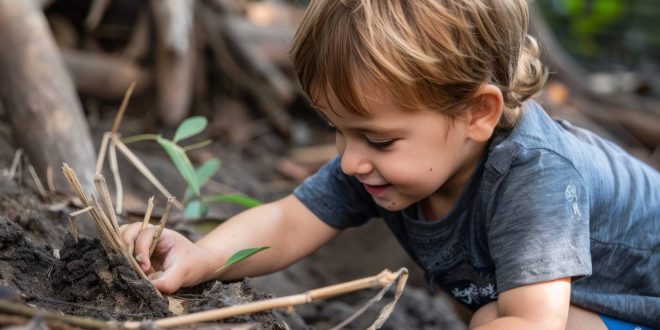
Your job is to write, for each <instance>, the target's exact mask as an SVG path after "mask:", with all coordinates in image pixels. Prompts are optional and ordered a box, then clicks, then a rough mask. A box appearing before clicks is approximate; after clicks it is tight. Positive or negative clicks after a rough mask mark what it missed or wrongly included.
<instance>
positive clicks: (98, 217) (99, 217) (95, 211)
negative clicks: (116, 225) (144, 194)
mask: <svg viewBox="0 0 660 330" xmlns="http://www.w3.org/2000/svg"><path fill="white" fill-rule="evenodd" d="M62 170H63V172H64V175H65V176H66V178H67V180H69V183H71V185H72V186H73V188H74V190H75V191H76V193H77V194H78V197H79V198H80V200H81V201H82V202H83V205H85V206H93V207H92V209H90V212H91V214H92V217H93V218H94V220H95V221H96V225H97V228H98V229H99V231H100V232H101V239H102V240H103V241H104V242H105V244H107V245H108V246H109V247H110V248H112V249H113V250H114V251H115V252H117V253H121V254H122V255H123V256H124V257H125V258H126V259H127V260H128V262H129V263H130V264H131V266H132V267H133V269H134V270H135V271H136V272H137V273H138V275H139V276H140V278H142V279H147V280H148V278H147V275H146V274H145V273H144V271H142V268H140V265H139V264H138V263H137V261H136V260H135V258H133V256H132V255H129V254H128V251H127V250H126V249H125V248H124V244H123V242H122V240H121V238H120V237H119V233H117V232H116V231H114V230H113V227H112V224H111V223H110V220H108V218H107V217H106V216H105V214H103V212H102V211H101V209H100V208H99V207H97V206H96V198H94V201H90V200H89V199H88V198H87V196H86V195H85V191H84V189H83V188H82V185H80V181H79V180H78V176H77V175H76V172H75V171H74V170H73V169H72V168H71V167H69V165H67V164H66V163H65V164H64V166H63V167H62ZM155 291H156V293H157V294H158V295H159V296H161V297H162V295H161V294H160V292H158V290H155Z"/></svg>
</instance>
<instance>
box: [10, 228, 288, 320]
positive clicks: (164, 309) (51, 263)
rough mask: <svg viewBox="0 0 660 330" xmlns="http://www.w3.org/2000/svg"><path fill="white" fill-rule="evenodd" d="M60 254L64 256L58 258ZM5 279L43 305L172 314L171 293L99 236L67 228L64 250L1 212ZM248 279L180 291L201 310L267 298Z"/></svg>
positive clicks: (100, 314) (78, 311)
mask: <svg viewBox="0 0 660 330" xmlns="http://www.w3.org/2000/svg"><path fill="white" fill-rule="evenodd" d="M58 257H59V258H58ZM0 284H2V286H6V287H10V288H12V289H14V290H16V291H17V292H18V293H19V294H20V296H21V298H22V300H24V302H26V303H29V304H30V305H33V306H36V307H37V308H40V309H45V310H51V311H57V312H61V313H64V314H67V315H77V316H84V317H91V318H95V319H102V320H117V321H124V320H145V319H157V318H161V317H166V316H171V315H172V314H171V312H170V311H169V310H168V301H167V298H162V297H160V296H159V295H158V294H157V292H156V291H155V289H154V288H153V286H152V285H151V283H149V281H148V280H143V279H141V278H139V277H138V275H137V274H136V273H135V271H134V270H133V269H132V268H131V266H130V265H129V264H128V262H127V261H126V260H125V259H124V258H123V257H122V256H120V255H118V254H115V253H110V254H108V253H106V252H105V250H104V249H103V247H102V244H101V243H100V241H99V240H98V239H96V238H87V237H84V236H81V237H79V238H78V241H76V240H75V239H74V238H73V236H72V235H70V234H68V235H66V237H65V240H64V242H63V247H62V248H61V249H60V250H55V249H53V248H52V247H51V246H50V245H39V244H37V243H36V242H35V241H33V240H32V239H31V238H30V237H28V235H27V234H26V232H25V231H24V230H23V229H22V228H21V227H20V226H19V225H18V224H16V223H15V222H13V221H11V220H9V219H8V218H6V217H0ZM268 297H269V296H267V295H264V294H259V293H257V292H255V290H254V289H253V288H252V286H251V284H250V282H249V280H248V281H243V282H238V283H231V284H222V283H220V282H210V283H206V284H204V285H200V286H198V287H195V288H190V289H187V290H186V291H185V292H184V291H182V292H181V293H180V295H178V296H177V298H179V299H183V300H185V301H187V302H188V306H189V311H190V312H196V311H202V310H209V309H214V308H220V307H226V306H229V305H235V304H238V303H246V302H250V301H254V300H259V299H265V298H268ZM226 322H227V323H246V322H249V323H256V324H259V325H261V326H262V327H263V328H268V329H273V328H274V329H278V328H281V329H284V328H285V327H286V326H285V325H284V324H283V323H282V322H280V321H278V319H277V318H276V317H275V315H274V314H272V313H259V314H253V315H247V316H241V317H236V318H233V319H229V320H227V321H226Z"/></svg>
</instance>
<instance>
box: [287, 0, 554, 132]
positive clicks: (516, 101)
mask: <svg viewBox="0 0 660 330" xmlns="http://www.w3.org/2000/svg"><path fill="white" fill-rule="evenodd" d="M528 23H529V13H528V8H527V2H526V0H312V1H311V3H310V4H309V7H308V9H307V11H306V13H305V16H304V18H303V20H302V23H301V25H300V27H299V28H298V31H297V32H296V35H295V38H294V42H293V46H292V49H291V59H292V61H293V65H294V70H295V72H296V75H297V76H298V79H299V81H300V84H301V86H302V88H303V90H304V91H305V93H306V94H307V95H308V96H309V97H310V98H311V100H312V102H315V101H316V100H318V98H319V97H326V98H327V97H328V96H329V93H333V94H334V95H335V96H336V97H337V99H338V101H339V102H340V103H341V105H342V107H344V108H346V109H348V110H349V111H353V112H354V113H357V114H359V115H363V116H369V113H368V111H367V110H366V109H365V107H364V105H363V104H362V102H361V100H363V95H361V92H362V91H364V88H365V86H368V87H371V88H375V89H374V90H379V91H387V95H390V96H391V97H393V99H394V100H395V101H396V102H397V103H398V104H399V105H401V106H402V107H404V108H405V109H410V110H414V109H419V108H420V107H421V106H424V107H427V108H431V109H434V110H437V111H441V112H443V113H445V114H447V115H450V116H452V117H455V116H460V115H461V114H462V113H463V111H464V110H465V109H466V108H467V107H468V106H469V105H471V102H472V101H474V95H475V94H476V92H477V90H478V89H479V87H480V86H481V85H482V84H484V83H489V84H493V85H495V86H497V87H498V88H499V89H500V90H501V91H502V95H503V98H504V111H503V115H502V118H501V120H500V123H499V125H498V128H499V129H510V128H512V127H513V126H514V125H515V124H516V122H517V121H518V120H519V118H520V117H521V113H522V103H523V102H524V101H525V100H527V99H529V98H531V97H532V96H533V95H534V94H536V93H537V92H538V91H539V90H540V89H541V88H542V86H543V85H544V83H545V80H546V79H547V70H546V68H545V67H544V66H543V65H542V64H541V61H540V60H539V47H538V44H537V43H536V41H535V40H534V38H532V37H531V36H529V35H528V34H527V27H528Z"/></svg>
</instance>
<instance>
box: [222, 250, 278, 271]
mask: <svg viewBox="0 0 660 330" xmlns="http://www.w3.org/2000/svg"><path fill="white" fill-rule="evenodd" d="M266 249H270V246H262V247H257V248H251V249H245V250H240V251H238V252H236V253H234V254H233V255H232V256H231V257H230V258H229V260H227V263H226V264H225V265H224V266H222V267H220V268H218V270H216V271H215V272H216V273H217V272H221V271H223V270H225V269H227V268H229V267H231V266H233V265H235V264H237V263H239V262H241V261H243V260H245V259H247V258H249V257H251V256H252V255H254V254H256V253H259V252H261V251H263V250H266Z"/></svg>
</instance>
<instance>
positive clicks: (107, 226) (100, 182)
mask: <svg viewBox="0 0 660 330" xmlns="http://www.w3.org/2000/svg"><path fill="white" fill-rule="evenodd" d="M94 182H95V183H96V184H97V190H98V192H99V194H100V195H102V196H103V195H105V197H102V198H103V199H104V200H105V202H104V203H107V204H108V205H107V206H106V208H107V209H108V210H110V212H113V208H112V201H111V200H110V194H109V193H108V187H107V186H106V184H105V179H103V176H102V175H100V174H97V175H96V176H95V177H94ZM104 191H105V193H104ZM94 203H95V204H96V203H97V201H96V198H95V199H94ZM96 207H97V209H99V210H100V209H101V208H100V207H98V205H97V206H96ZM113 216H114V213H113ZM100 217H101V219H102V221H101V223H100V226H101V227H103V228H104V230H105V232H106V233H107V235H108V237H109V240H110V241H111V242H112V243H113V248H114V250H115V252H117V253H121V254H122V255H123V256H124V257H125V258H126V260H128V262H129V263H130V264H131V266H132V267H133V269H135V272H136V273H138V275H139V276H140V277H141V278H142V279H148V277H147V275H146V274H145V273H144V271H142V268H140V265H139V264H138V263H137V261H136V260H135V258H134V257H133V255H132V254H130V253H128V249H127V248H126V245H124V242H123V241H122V240H121V237H119V226H118V225H116V222H117V219H116V218H115V219H114V220H113V221H112V222H111V221H110V220H108V218H107V216H106V215H105V214H104V213H103V212H100ZM156 292H157V293H158V295H159V296H161V297H162V295H161V294H160V292H158V290H156Z"/></svg>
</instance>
